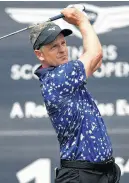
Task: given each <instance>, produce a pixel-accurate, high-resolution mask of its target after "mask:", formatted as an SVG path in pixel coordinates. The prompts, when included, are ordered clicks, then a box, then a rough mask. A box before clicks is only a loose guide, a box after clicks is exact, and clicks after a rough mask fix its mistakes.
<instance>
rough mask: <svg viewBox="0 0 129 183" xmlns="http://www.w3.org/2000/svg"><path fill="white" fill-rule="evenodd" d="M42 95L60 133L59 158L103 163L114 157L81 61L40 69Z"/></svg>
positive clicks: (37, 73) (58, 134) (58, 133)
mask: <svg viewBox="0 0 129 183" xmlns="http://www.w3.org/2000/svg"><path fill="white" fill-rule="evenodd" d="M36 75H38V77H39V80H40V82H41V86H42V87H41V92H42V96H43V100H44V103H45V105H46V109H47V111H48V115H49V117H50V120H51V122H52V125H53V127H54V129H55V131H56V133H57V137H58V141H59V144H60V158H61V159H67V160H88V161H92V162H100V161H104V160H107V159H109V158H110V157H111V156H112V145H111V142H110V138H109V136H108V134H107V130H106V127H105V124H104V121H103V119H102V117H101V115H100V112H99V110H98V108H97V106H96V104H95V102H94V99H93V98H92V96H91V94H90V93H89V92H88V91H87V88H86V83H87V81H86V73H85V69H84V65H83V63H82V62H81V61H79V60H76V61H69V62H68V63H65V64H62V65H60V66H57V67H49V68H45V69H43V68H38V69H37V71H36Z"/></svg>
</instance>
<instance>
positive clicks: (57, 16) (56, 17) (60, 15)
mask: <svg viewBox="0 0 129 183" xmlns="http://www.w3.org/2000/svg"><path fill="white" fill-rule="evenodd" d="M63 17H64V15H63V14H59V15H56V16H54V17H51V18H49V19H48V20H47V21H54V20H57V19H60V18H63ZM34 26H36V25H31V26H29V27H26V28H23V29H20V30H18V31H15V32H12V33H10V34H7V35H5V36H2V37H0V40H1V39H4V38H7V37H9V36H12V35H14V34H18V33H19V32H23V31H25V30H28V29H30V28H32V27H34Z"/></svg>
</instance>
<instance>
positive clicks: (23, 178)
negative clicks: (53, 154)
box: [16, 159, 51, 183]
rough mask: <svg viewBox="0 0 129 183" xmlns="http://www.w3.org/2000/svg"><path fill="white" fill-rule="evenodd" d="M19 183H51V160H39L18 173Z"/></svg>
mask: <svg viewBox="0 0 129 183" xmlns="http://www.w3.org/2000/svg"><path fill="white" fill-rule="evenodd" d="M16 177H17V179H18V181H19V183H29V182H30V181H32V180H35V183H51V161H50V159H38V160H36V161H35V162H33V163H31V164H30V165H28V166H26V167H25V168H23V169H22V170H20V171H18V172H17V173H16Z"/></svg>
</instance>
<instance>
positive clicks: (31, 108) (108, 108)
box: [10, 99, 129, 119]
mask: <svg viewBox="0 0 129 183" xmlns="http://www.w3.org/2000/svg"><path fill="white" fill-rule="evenodd" d="M95 102H96V104H97V106H98V108H99V110H100V113H101V115H102V116H113V115H117V116H129V103H128V101H127V100H126V99H117V100H116V102H115V103H99V102H98V101H95ZM42 117H48V113H47V110H46V107H45V105H44V104H43V105H37V104H36V103H35V102H33V101H27V102H25V104H24V105H23V107H22V106H21V104H20V103H19V102H15V103H14V104H13V106H12V109H11V112H10V118H11V119H14V118H42Z"/></svg>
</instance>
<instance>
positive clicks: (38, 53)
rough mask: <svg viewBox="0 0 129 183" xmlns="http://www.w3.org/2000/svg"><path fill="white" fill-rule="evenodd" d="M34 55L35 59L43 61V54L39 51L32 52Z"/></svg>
mask: <svg viewBox="0 0 129 183" xmlns="http://www.w3.org/2000/svg"><path fill="white" fill-rule="evenodd" d="M34 53H35V54H36V56H37V58H38V59H39V60H40V61H41V62H42V61H44V56H43V52H41V50H34Z"/></svg>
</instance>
